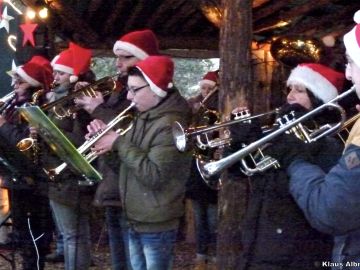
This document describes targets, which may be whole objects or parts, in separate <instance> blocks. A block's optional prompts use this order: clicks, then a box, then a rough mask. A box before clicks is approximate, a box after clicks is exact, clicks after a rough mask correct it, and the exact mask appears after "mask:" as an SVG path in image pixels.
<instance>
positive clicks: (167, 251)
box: [129, 228, 177, 270]
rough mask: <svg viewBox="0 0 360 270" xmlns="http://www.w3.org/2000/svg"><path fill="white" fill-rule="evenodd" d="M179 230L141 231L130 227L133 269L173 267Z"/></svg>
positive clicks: (162, 269)
mask: <svg viewBox="0 0 360 270" xmlns="http://www.w3.org/2000/svg"><path fill="white" fill-rule="evenodd" d="M176 235H177V230H171V231H166V232H158V233H139V232H136V231H134V230H133V229H131V228H130V229H129V248H130V260H131V266H132V268H133V270H168V269H171V267H172V261H173V254H174V245H175V241H176Z"/></svg>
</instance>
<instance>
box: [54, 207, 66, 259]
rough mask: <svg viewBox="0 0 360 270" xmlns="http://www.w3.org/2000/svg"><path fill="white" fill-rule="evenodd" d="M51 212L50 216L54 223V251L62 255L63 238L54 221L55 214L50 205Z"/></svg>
mask: <svg viewBox="0 0 360 270" xmlns="http://www.w3.org/2000/svg"><path fill="white" fill-rule="evenodd" d="M51 212H52V216H53V220H54V223H55V234H56V239H55V240H56V251H55V253H56V254H58V255H64V240H63V236H62V234H61V232H60V229H59V225H58V224H57V222H56V218H55V214H54V210H53V209H52V207H51Z"/></svg>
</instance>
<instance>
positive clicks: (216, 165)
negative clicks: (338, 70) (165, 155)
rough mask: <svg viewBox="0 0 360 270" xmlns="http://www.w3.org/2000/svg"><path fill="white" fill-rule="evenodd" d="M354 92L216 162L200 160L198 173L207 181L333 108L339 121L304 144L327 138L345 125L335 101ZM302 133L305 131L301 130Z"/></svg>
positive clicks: (343, 112) (306, 138)
mask: <svg viewBox="0 0 360 270" xmlns="http://www.w3.org/2000/svg"><path fill="white" fill-rule="evenodd" d="M354 91H355V86H352V87H351V88H350V89H349V90H347V91H345V92H343V93H342V94H340V95H338V96H337V97H335V98H333V99H332V100H330V101H329V102H327V103H325V104H322V105H321V106H319V107H317V108H315V109H313V110H312V111H310V112H308V113H306V114H304V115H303V116H301V117H299V118H298V119H295V120H292V121H290V122H288V123H285V124H283V125H282V126H280V128H279V129H277V130H275V131H273V132H271V133H270V134H268V135H267V136H265V137H263V138H261V139H259V140H257V141H255V142H253V143H251V144H249V145H247V146H246V147H244V148H242V149H240V150H239V151H237V152H235V153H233V154H231V155H229V156H227V157H224V158H222V159H220V160H218V161H210V162H207V161H205V160H200V161H199V164H198V169H199V173H200V174H201V176H202V177H203V178H205V179H209V178H211V177H213V176H215V175H218V174H220V173H221V172H222V171H223V170H224V169H226V168H228V167H230V166H232V165H233V164H235V163H236V162H237V161H239V160H241V159H244V158H245V157H246V156H247V155H249V154H251V153H252V152H253V151H255V150H256V149H259V148H261V147H262V146H263V145H264V144H266V143H268V142H269V141H271V140H273V139H274V138H276V137H278V136H279V135H281V134H283V133H285V132H287V131H289V130H291V129H292V128H294V127H295V128H296V127H298V126H299V125H301V122H304V121H306V120H309V119H311V118H312V117H313V116H314V115H316V114H318V113H319V112H321V111H322V110H324V109H326V108H334V109H336V110H338V112H339V113H340V117H341V120H340V121H339V122H338V123H337V124H334V125H331V124H326V125H323V126H321V127H320V128H319V129H317V130H315V131H313V132H312V133H307V134H304V138H305V142H307V143H311V142H315V141H317V140H319V139H320V138H322V137H324V136H327V135H329V134H331V133H335V132H338V131H339V129H341V127H342V126H343V124H344V123H345V120H346V119H345V118H346V117H345V111H344V109H343V108H342V107H340V106H339V105H338V104H336V102H337V101H339V100H341V99H342V98H344V97H346V96H348V95H350V94H351V93H353V92H354ZM302 131H303V132H306V130H304V129H302Z"/></svg>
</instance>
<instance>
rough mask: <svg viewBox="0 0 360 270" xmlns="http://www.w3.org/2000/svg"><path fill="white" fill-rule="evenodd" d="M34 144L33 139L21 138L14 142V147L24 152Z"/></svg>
mask: <svg viewBox="0 0 360 270" xmlns="http://www.w3.org/2000/svg"><path fill="white" fill-rule="evenodd" d="M33 145H34V139H32V138H25V139H22V140H21V141H19V142H18V143H17V144H16V147H17V148H18V149H19V150H20V151H21V152H26V151H28V150H29V149H31V148H32V147H33Z"/></svg>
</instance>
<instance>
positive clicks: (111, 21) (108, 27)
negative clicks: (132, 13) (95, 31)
mask: <svg viewBox="0 0 360 270" xmlns="http://www.w3.org/2000/svg"><path fill="white" fill-rule="evenodd" d="M131 3H132V1H131V0H123V1H117V4H116V5H115V7H114V9H113V10H112V11H111V12H110V14H109V17H108V19H107V20H106V22H105V23H104V30H103V31H104V35H108V34H109V33H112V32H113V29H114V27H117V28H119V29H122V27H123V26H124V25H125V24H126V21H125V20H123V22H122V23H121V25H115V21H116V20H117V19H119V17H120V14H126V7H127V6H128V5H131ZM121 32H122V33H124V32H123V31H121Z"/></svg>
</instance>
